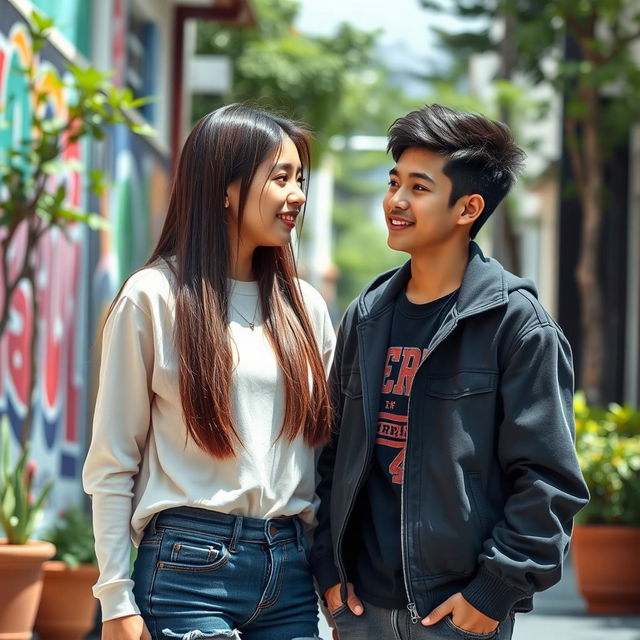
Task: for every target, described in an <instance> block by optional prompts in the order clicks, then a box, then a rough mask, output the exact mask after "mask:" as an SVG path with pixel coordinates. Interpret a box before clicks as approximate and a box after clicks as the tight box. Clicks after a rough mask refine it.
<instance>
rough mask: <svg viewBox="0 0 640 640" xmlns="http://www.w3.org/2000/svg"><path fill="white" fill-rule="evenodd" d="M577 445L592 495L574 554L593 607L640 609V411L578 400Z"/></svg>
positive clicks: (615, 611)
mask: <svg viewBox="0 0 640 640" xmlns="http://www.w3.org/2000/svg"><path fill="white" fill-rule="evenodd" d="M574 409H575V416H576V448H577V451H578V458H579V460H580V467H581V469H582V473H583V475H584V479H585V481H586V483H587V486H588V487H589V492H590V494H591V500H590V502H589V504H588V505H587V506H586V507H585V508H584V509H583V510H582V511H581V513H580V514H579V515H578V520H577V524H576V527H575V531H574V535H573V545H572V550H573V558H574V563H575V567H576V576H577V580H578V589H579V590H580V592H581V593H582V595H583V596H584V598H585V600H586V602H587V609H588V611H589V612H591V613H610V614H626V613H629V614H631V613H640V552H639V551H638V549H640V411H638V410H635V409H633V408H632V407H630V406H628V405H625V406H621V405H619V404H610V405H609V406H608V407H607V408H604V407H592V406H589V405H588V404H587V402H586V400H585V396H584V394H582V393H577V394H576V396H575V400H574Z"/></svg>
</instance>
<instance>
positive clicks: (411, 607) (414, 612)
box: [400, 322, 458, 624]
mask: <svg viewBox="0 0 640 640" xmlns="http://www.w3.org/2000/svg"><path fill="white" fill-rule="evenodd" d="M457 324H458V323H457V322H454V323H453V324H452V325H451V328H450V329H449V331H447V332H446V333H445V334H444V335H443V336H442V337H441V338H440V340H438V342H436V343H435V344H434V345H433V348H432V349H430V350H429V351H428V352H427V355H426V356H425V358H424V360H423V361H422V362H421V363H420V364H419V365H418V368H417V369H416V372H415V374H414V376H413V380H414V381H415V379H416V376H417V375H418V371H420V367H422V365H423V364H424V363H425V362H426V360H427V358H428V357H429V356H430V355H431V354H432V353H433V352H434V350H435V349H436V347H437V346H438V345H439V344H441V343H442V342H443V340H445V338H447V337H448V336H449V335H450V334H451V332H452V331H453V330H454V328H455V327H456V326H457ZM411 390H412V391H413V387H412V389H411ZM410 415H411V394H409V399H408V400H407V440H406V442H405V456H404V465H402V485H400V548H401V555H402V577H403V579H404V588H405V590H406V592H407V600H408V601H409V604H407V609H408V611H409V615H410V616H411V623H412V624H417V623H418V622H419V621H420V615H419V614H418V609H417V607H416V603H415V602H414V598H413V592H412V591H411V583H410V581H409V571H408V569H407V566H408V562H407V560H406V556H407V543H406V542H405V538H406V527H405V517H404V514H405V506H404V472H405V469H406V468H407V461H408V459H409V434H410V433H411V429H410V428H409V427H410V424H411V423H410V421H409V416H410Z"/></svg>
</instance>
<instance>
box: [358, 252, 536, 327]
mask: <svg viewBox="0 0 640 640" xmlns="http://www.w3.org/2000/svg"><path fill="white" fill-rule="evenodd" d="M410 277H411V260H408V261H407V262H405V263H404V264H403V265H402V266H401V267H396V268H394V269H391V270H389V271H385V272H384V273H381V274H380V275H378V276H377V277H376V278H375V279H374V280H373V281H372V282H371V283H370V284H369V285H368V286H367V287H366V288H365V290H364V291H363V292H362V293H361V294H360V297H359V298H358V310H359V313H360V318H361V319H364V318H366V317H368V316H374V315H376V314H377V313H378V312H381V311H382V310H384V309H385V308H386V307H387V306H388V305H389V304H393V303H394V301H395V299H396V298H397V296H398V294H399V293H400V292H401V291H402V290H403V289H404V288H405V287H406V284H407V282H408V281H409V279H410ZM518 290H524V291H527V292H529V293H530V294H532V295H533V296H535V297H536V298H537V297H538V291H537V289H536V286H535V285H534V283H533V282H532V281H531V280H528V279H526V278H520V277H518V276H515V275H513V274H512V273H509V272H508V271H507V270H506V269H504V267H503V266H502V265H501V264H500V263H499V262H498V261H497V260H494V259H493V258H487V257H486V256H485V255H484V254H483V253H482V250H481V249H480V247H479V246H478V245H477V243H475V242H473V241H471V242H470V243H469V262H468V264H467V269H466V271H465V273H464V277H463V279H462V285H461V286H460V294H459V295H458V301H457V303H456V305H455V315H456V316H457V317H464V316H468V315H473V314H476V313H481V312H483V311H486V310H488V309H493V308H494V307H499V306H501V305H505V304H507V300H508V297H509V294H510V293H512V292H514V291H518Z"/></svg>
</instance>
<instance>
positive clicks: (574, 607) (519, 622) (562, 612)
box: [320, 564, 640, 640]
mask: <svg viewBox="0 0 640 640" xmlns="http://www.w3.org/2000/svg"><path fill="white" fill-rule="evenodd" d="M320 637H321V638H322V639H323V640H331V631H330V630H329V627H328V626H327V624H326V622H325V621H324V619H321V621H320ZM371 640H375V639H374V638H372V639H371ZM513 640H640V615H638V616H593V615H589V614H588V613H586V609H585V605H584V601H583V600H582V597H581V596H580V595H579V594H578V593H577V591H576V586H575V577H574V573H573V569H572V567H571V565H570V564H569V565H568V566H567V567H566V568H565V573H564V576H563V578H562V580H561V581H560V583H559V584H557V585H556V586H555V587H552V588H551V589H549V590H548V591H544V592H542V593H539V594H538V595H537V596H536V597H535V609H534V611H533V612H532V613H526V614H519V615H517V616H516V626H515V632H514V634H513Z"/></svg>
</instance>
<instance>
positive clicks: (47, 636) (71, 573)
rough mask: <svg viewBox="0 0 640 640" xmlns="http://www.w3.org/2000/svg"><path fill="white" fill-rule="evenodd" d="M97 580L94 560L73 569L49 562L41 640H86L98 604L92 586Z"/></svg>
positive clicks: (39, 625)
mask: <svg viewBox="0 0 640 640" xmlns="http://www.w3.org/2000/svg"><path fill="white" fill-rule="evenodd" d="M97 580H98V568H97V567H95V566H93V565H92V564H81V565H80V566H79V567H77V568H75V569H70V568H69V567H68V566H67V565H66V564H65V563H64V562H59V561H49V562H45V564H44V585H43V588H42V596H41V598H40V607H39V608H38V615H37V616H36V623H35V627H34V628H35V630H36V631H37V632H38V637H39V638H40V640H82V638H84V636H85V635H86V634H87V633H88V632H89V631H91V629H92V628H93V624H94V621H95V615H96V607H97V606H98V601H97V600H96V599H95V598H94V597H93V592H92V590H91V587H92V586H93V585H94V584H95V582H96V581H97ZM0 640H2V638H1V637H0Z"/></svg>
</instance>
